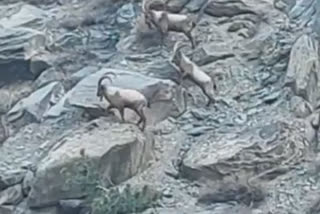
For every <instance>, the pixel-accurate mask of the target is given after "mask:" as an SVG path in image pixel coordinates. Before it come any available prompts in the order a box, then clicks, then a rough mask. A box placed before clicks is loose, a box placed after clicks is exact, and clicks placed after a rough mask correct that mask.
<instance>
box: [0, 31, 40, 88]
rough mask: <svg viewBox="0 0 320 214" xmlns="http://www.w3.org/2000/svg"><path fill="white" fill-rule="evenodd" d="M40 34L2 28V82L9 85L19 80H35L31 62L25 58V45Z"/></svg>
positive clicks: (0, 68) (0, 36) (0, 50)
mask: <svg viewBox="0 0 320 214" xmlns="http://www.w3.org/2000/svg"><path fill="white" fill-rule="evenodd" d="M37 33H38V32H36V31H34V30H30V29H27V28H12V29H11V28H8V29H6V28H0V40H1V44H0V54H1V61H0V64H1V66H0V70H1V73H0V74H1V81H2V82H5V83H9V82H12V81H16V80H17V79H34V78H35V77H36V75H37V74H34V73H32V71H31V70H30V60H26V59H25V58H24V50H23V48H24V45H25V44H27V42H28V41H29V39H31V38H32V37H33V36H34V35H36V34H37Z"/></svg>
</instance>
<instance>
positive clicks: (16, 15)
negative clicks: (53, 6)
mask: <svg viewBox="0 0 320 214" xmlns="http://www.w3.org/2000/svg"><path fill="white" fill-rule="evenodd" d="M0 11H2V12H3V13H4V14H6V13H8V11H14V12H13V13H10V14H7V15H6V16H2V17H1V18H0V24H1V26H2V27H4V28H15V27H31V28H33V29H40V28H41V27H42V25H43V24H44V22H45V20H46V19H47V17H48V15H49V14H48V11H44V10H42V9H40V8H37V7H35V6H32V5H28V4H21V3H18V4H9V5H5V6H1V7H0Z"/></svg>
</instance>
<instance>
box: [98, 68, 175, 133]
mask: <svg viewBox="0 0 320 214" xmlns="http://www.w3.org/2000/svg"><path fill="white" fill-rule="evenodd" d="M109 74H112V75H115V76H116V74H115V73H113V72H106V73H105V74H104V75H103V76H102V77H101V78H100V79H99V81H98V88H97V94H96V95H97V97H99V98H100V101H102V99H103V97H104V98H105V99H106V100H107V101H108V102H109V106H108V107H107V109H106V110H105V111H107V112H108V111H109V110H110V109H112V108H116V109H118V110H119V112H120V116H121V120H122V121H124V109H125V108H129V109H132V110H133V111H135V112H136V113H137V114H138V115H139V117H140V120H139V121H138V123H137V126H139V125H140V124H141V123H143V124H142V129H141V130H142V131H144V129H145V126H146V115H145V112H144V110H145V108H146V107H148V108H150V105H151V104H152V103H155V102H160V101H170V100H172V99H173V93H172V92H171V91H170V90H168V89H167V90H161V91H159V90H156V91H155V92H154V93H152V96H151V97H150V98H149V100H148V99H147V98H146V96H145V95H143V94H142V93H141V92H139V91H138V90H135V89H125V88H119V87H114V86H105V85H103V84H102V81H103V80H104V79H108V80H109V81H110V82H112V79H111V78H110V77H109V76H108V75H109Z"/></svg>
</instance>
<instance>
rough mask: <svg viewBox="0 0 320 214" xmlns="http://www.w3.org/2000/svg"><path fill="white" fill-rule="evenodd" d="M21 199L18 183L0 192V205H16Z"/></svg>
mask: <svg viewBox="0 0 320 214" xmlns="http://www.w3.org/2000/svg"><path fill="white" fill-rule="evenodd" d="M22 200H23V195H22V188H21V185H20V184H17V185H15V186H12V187H9V188H7V189H5V190H3V191H1V192H0V205H17V204H19V203H20V202H21V201H22Z"/></svg>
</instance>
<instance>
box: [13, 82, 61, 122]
mask: <svg viewBox="0 0 320 214" xmlns="http://www.w3.org/2000/svg"><path fill="white" fill-rule="evenodd" d="M62 94H64V88H63V86H62V84H61V83H59V82H52V83H50V84H48V85H46V86H45V87H42V88H40V89H38V90H37V91H35V92H33V93H32V94H31V95H30V96H28V97H26V98H24V99H22V100H20V101H19V102H18V103H17V104H16V105H15V106H14V107H13V108H12V109H11V110H10V111H9V112H8V120H9V121H10V122H15V121H17V120H18V119H21V120H19V122H21V123H22V124H26V123H30V122H40V121H41V120H42V116H43V114H44V113H45V112H46V111H47V110H48V109H49V107H50V106H51V105H52V104H55V103H56V102H57V99H59V98H60V96H61V95H62ZM20 125H21V124H20Z"/></svg>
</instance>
